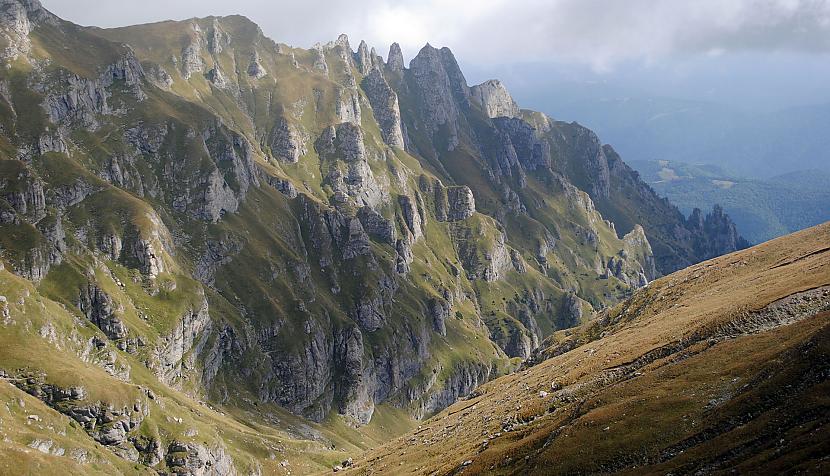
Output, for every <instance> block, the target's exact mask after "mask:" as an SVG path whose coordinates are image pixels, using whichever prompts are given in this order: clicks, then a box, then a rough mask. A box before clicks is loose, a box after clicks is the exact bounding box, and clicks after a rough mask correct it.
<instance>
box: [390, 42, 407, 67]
mask: <svg viewBox="0 0 830 476" xmlns="http://www.w3.org/2000/svg"><path fill="white" fill-rule="evenodd" d="M386 65H387V66H389V67H390V68H391V69H394V70H402V69H403V68H404V65H403V52H402V51H401V45H399V44H397V43H392V45H391V46H390V47H389V56H388V57H387V58H386Z"/></svg>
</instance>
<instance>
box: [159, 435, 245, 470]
mask: <svg viewBox="0 0 830 476" xmlns="http://www.w3.org/2000/svg"><path fill="white" fill-rule="evenodd" d="M165 461H166V462H167V466H168V467H169V468H170V469H171V471H173V473H174V474H187V475H193V476H235V475H236V474H237V472H236V467H235V466H234V464H233V460H232V459H231V457H230V455H229V454H228V453H227V450H226V449H225V447H224V445H222V444H221V443H218V444H216V445H215V446H214V447H212V448H208V447H207V446H205V445H202V444H199V443H185V442H181V441H174V442H172V443H170V446H169V447H168V448H167V455H166V456H165Z"/></svg>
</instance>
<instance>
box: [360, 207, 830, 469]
mask: <svg viewBox="0 0 830 476" xmlns="http://www.w3.org/2000/svg"><path fill="white" fill-rule="evenodd" d="M536 361H537V362H538V363H537V364H536V365H533V366H531V367H529V368H527V369H526V370H523V371H520V372H518V373H516V374H513V375H509V376H505V377H502V378H499V379H497V380H495V381H493V382H490V383H488V384H486V385H484V386H482V387H480V388H479V389H478V390H476V392H475V393H474V394H472V395H470V397H469V398H467V399H466V400H464V401H460V402H458V403H456V404H454V405H452V406H450V407H449V408H447V409H446V410H444V411H443V412H441V413H439V414H438V415H436V416H435V417H434V418H432V419H430V420H429V421H427V422H425V423H424V424H423V425H422V426H420V427H419V428H418V429H417V430H414V431H412V432H411V433H409V434H407V435H405V436H402V437H401V438H399V439H397V440H395V441H394V442H391V443H389V444H387V445H384V446H382V447H380V448H378V449H376V450H374V451H371V452H369V453H368V454H367V455H366V456H365V457H364V458H362V459H361V460H360V461H359V462H357V463H356V465H355V467H354V468H353V471H354V472H355V473H358V474H391V473H395V474H479V473H482V472H486V473H488V474H528V473H530V474H532V473H543V474H573V473H577V472H579V473H600V472H601V473H605V472H630V473H633V474H634V473H636V474H643V473H659V474H666V473H696V472H698V471H703V472H715V471H718V470H725V469H728V468H729V469H737V470H739V471H740V472H742V473H746V474H752V473H755V474H758V473H759V472H762V473H775V472H782V471H785V472H786V471H790V472H793V471H795V472H800V471H809V472H814V473H815V474H822V473H824V474H826V473H827V471H828V469H830V460H828V459H827V455H828V454H830V440H829V439H828V438H827V434H828V429H830V428H828V423H830V421H829V419H830V400H828V395H830V380H828V375H830V223H825V224H823V225H820V226H817V227H814V228H811V229H808V230H804V231H802V232H799V233H795V234H792V235H789V236H786V237H783V238H779V239H776V240H774V241H771V242H768V243H765V244H762V245H759V246H756V247H754V248H751V249H748V250H745V251H741V252H737V253H733V254H730V255H727V256H723V257H721V258H717V259H714V260H710V261H707V262H704V263H701V264H698V265H695V266H692V267H690V268H688V269H685V270H683V271H679V272H677V273H674V274H672V275H670V276H667V277H665V278H661V279H659V280H657V281H655V282H653V283H651V284H650V285H649V286H648V287H647V288H645V289H642V290H640V291H638V292H637V293H635V294H634V296H632V297H631V299H629V300H627V301H625V302H622V303H620V304H619V305H617V306H616V307H614V308H612V309H609V310H608V311H605V312H603V313H600V314H599V316H598V317H597V318H596V319H594V320H592V321H591V322H589V323H586V324H584V325H582V326H580V327H577V328H575V329H572V330H568V331H563V332H560V333H557V334H556V335H554V336H553V337H551V338H550V339H549V340H548V341H546V342H545V349H544V350H543V351H541V352H539V354H538V355H537V356H536Z"/></svg>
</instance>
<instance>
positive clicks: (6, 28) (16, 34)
mask: <svg viewBox="0 0 830 476" xmlns="http://www.w3.org/2000/svg"><path fill="white" fill-rule="evenodd" d="M57 22H58V18H57V17H55V16H54V15H52V14H51V13H50V12H49V11H47V10H46V9H45V8H43V6H41V4H40V2H39V1H37V0H0V25H2V26H3V31H2V32H0V35H2V36H3V37H5V39H6V42H7V46H6V48H5V49H4V50H3V51H2V58H3V59H15V58H17V57H18V56H25V55H26V54H28V53H29V51H30V49H31V42H30V40H29V33H31V32H32V30H33V29H34V28H37V27H38V26H39V25H41V24H44V23H45V24H50V25H56V24H57Z"/></svg>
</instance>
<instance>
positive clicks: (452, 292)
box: [0, 0, 735, 469]
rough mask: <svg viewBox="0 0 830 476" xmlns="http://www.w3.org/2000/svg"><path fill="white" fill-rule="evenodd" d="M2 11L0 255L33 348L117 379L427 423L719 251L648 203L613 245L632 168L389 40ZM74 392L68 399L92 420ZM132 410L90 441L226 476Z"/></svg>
mask: <svg viewBox="0 0 830 476" xmlns="http://www.w3.org/2000/svg"><path fill="white" fill-rule="evenodd" d="M0 11H2V16H0V20H1V21H2V26H1V27H0V30H2V35H1V37H0V41H2V43H3V44H2V45H0V46H2V48H3V49H2V51H3V61H4V63H5V65H6V66H7V67H6V68H5V69H4V70H3V71H2V72H0V110H2V116H0V117H2V123H0V126H1V127H2V133H1V134H0V157H1V158H2V160H0V229H1V230H2V234H0V250H2V261H3V262H4V263H5V264H6V265H7V267H8V269H9V270H12V271H13V272H14V273H15V274H16V275H17V276H20V277H22V278H25V280H27V283H28V284H27V286H29V287H30V288H31V289H32V291H29V292H36V293H37V296H38V300H41V299H42V300H44V301H48V302H49V303H52V304H50V305H54V306H57V307H59V308H61V309H62V311H61V313H62V314H61V315H62V316H63V317H62V318H61V319H64V321H62V322H64V323H65V324H66V325H65V326H63V327H60V326H58V327H59V328H54V329H53V330H49V329H47V330H46V331H44V332H41V333H40V334H41V335H45V337H42V336H39V335H35V336H34V337H35V338H38V339H40V338H43V339H46V338H48V339H47V341H49V342H53V343H54V342H64V343H63V344H61V345H62V348H61V349H62V350H61V352H68V353H67V354H66V355H64V354H60V355H62V357H61V358H68V359H70V360H71V359H80V360H79V361H78V364H77V365H79V366H81V367H84V366H91V367H94V368H97V369H99V370H103V371H104V372H105V374H106V375H109V376H110V377H112V378H115V379H118V380H120V381H122V382H126V383H128V384H129V383H131V382H136V381H137V380H136V379H139V378H140V379H141V381H142V382H144V383H142V385H144V386H146V385H150V384H149V383H147V382H151V383H152V382H157V383H152V385H158V384H160V385H163V386H166V387H156V388H173V389H177V390H180V391H184V392H186V393H187V394H189V395H191V396H193V397H195V398H199V399H206V400H209V401H211V402H213V403H215V404H217V405H224V406H225V407H226V408H236V407H238V406H245V407H248V406H250V405H248V404H247V403H246V404H245V405H242V403H240V402H255V403H256V404H257V405H276V406H279V407H281V408H283V409H287V410H289V411H290V412H292V413H294V414H296V415H299V416H302V417H304V418H307V419H309V420H311V421H313V422H324V421H328V422H331V421H332V419H334V420H335V421H338V422H342V423H343V424H345V425H348V426H351V427H354V428H360V427H362V426H364V425H367V424H370V423H371V422H372V418H373V416H374V415H375V413H376V411H378V410H382V411H398V410H403V411H404V413H406V414H407V415H409V416H410V417H411V418H422V417H424V416H427V415H429V414H432V413H434V412H436V411H438V410H440V409H442V408H443V407H445V406H447V405H449V404H450V403H452V402H453V401H455V400H456V399H457V398H458V397H459V396H462V395H465V394H467V393H469V392H471V391H473V389H474V388H476V387H477V386H478V385H480V384H482V383H484V382H485V381H487V380H489V379H491V378H493V377H494V376H496V375H499V374H502V373H505V372H507V371H509V370H510V369H511V368H514V367H515V366H516V364H517V362H518V361H520V360H521V359H524V358H527V357H529V356H530V355H531V352H532V351H533V349H534V348H535V347H536V346H537V345H538V343H539V342H540V341H541V340H542V339H544V338H545V337H546V336H547V335H550V334H551V333H552V332H553V331H555V330H557V329H562V328H566V327H570V326H573V325H575V324H578V323H579V322H581V321H583V320H584V319H586V318H587V317H588V316H589V315H591V313H592V312H593V310H595V309H598V308H601V307H604V306H606V305H608V304H612V303H614V302H616V301H617V300H619V299H621V298H624V297H625V296H627V295H628V294H629V293H630V292H631V290H633V289H635V288H637V287H639V286H642V285H644V284H646V283H648V282H649V281H650V280H651V279H654V278H655V277H656V276H657V274H658V272H657V268H660V269H661V270H662V269H666V268H667V267H671V266H674V265H675V264H676V263H684V262H687V261H690V260H692V261H694V260H697V259H700V258H703V257H704V256H703V255H700V256H699V255H697V254H695V253H697V252H699V251H700V252H701V253H703V252H705V253H718V252H721V251H729V247H730V246H733V244H734V243H735V241H734V240H729V239H724V240H721V241H719V242H718V248H716V249H706V250H697V249H695V248H694V246H693V245H691V244H687V243H691V241H689V239H688V237H687V235H689V236H692V235H694V233H698V235H694V236H700V237H701V238H702V239H704V238H705V237H706V236H707V235H706V234H707V233H709V231H710V229H709V228H706V227H704V228H701V229H700V230H699V231H694V230H692V229H691V228H689V227H688V226H687V225H686V221H685V220H681V219H682V216H680V217H679V218H677V216H676V215H679V213H676V209H673V208H671V207H670V205H668V203H667V202H656V201H655V202H654V203H650V204H649V206H652V207H658V208H659V207H662V208H660V209H661V210H663V211H664V212H665V213H664V215H667V216H670V217H673V218H672V220H675V221H671V220H668V221H667V222H666V223H662V224H661V225H660V227H656V226H655V227H652V226H651V224H652V223H651V222H648V221H643V223H642V225H643V226H639V223H640V222H635V221H630V220H629V222H625V223H623V225H622V226H621V225H620V224H617V225H616V226H617V227H620V230H617V229H616V227H615V223H614V222H616V221H617V220H616V219H615V220H614V222H612V221H609V220H607V219H606V218H607V217H606V213H605V211H603V209H602V207H600V208H599V209H598V208H597V206H595V203H599V204H603V203H611V202H613V201H614V200H616V197H617V195H619V194H621V193H625V192H624V191H620V190H621V188H620V187H617V185H616V184H618V183H621V182H624V183H633V184H635V186H637V187H640V189H638V190H640V192H641V193H642V194H644V195H648V193H649V192H650V189H648V187H647V186H645V185H644V184H642V182H639V181H638V178H637V176H636V174H634V173H633V172H631V171H630V169H627V166H625V165H624V164H623V163H622V162H621V161H619V160H618V161H617V162H614V160H611V159H609V157H608V156H609V155H610V156H613V154H611V153H610V151H607V150H606V148H604V147H600V148H597V147H598V145H599V142H598V139H597V138H596V136H595V135H593V134H592V133H591V132H590V131H587V129H584V128H581V127H580V126H578V125H576V124H570V125H568V124H564V123H557V122H555V121H553V120H551V119H550V118H547V117H546V116H543V115H541V114H539V113H534V112H532V111H521V110H519V109H518V107H517V106H516V104H515V102H514V101H513V100H512V99H511V98H510V96H509V93H508V92H507V90H506V88H505V87H504V85H501V84H500V83H498V82H488V83H485V84H484V85H479V86H473V87H470V86H468V85H467V83H466V80H465V79H464V76H463V73H462V72H461V70H460V69H459V67H458V64H457V62H456V61H455V58H454V57H453V55H452V53H451V52H450V50H449V49H447V48H442V49H440V50H439V49H436V48H433V47H431V46H429V45H427V46H426V47H424V48H423V49H422V50H421V52H419V54H418V55H417V56H416V57H415V58H414V59H413V60H412V62H411V63H410V65H409V67H405V66H404V64H403V59H402V54H401V51H400V48H399V47H398V46H397V45H392V47H391V48H390V51H389V56H388V58H387V60H386V61H384V60H383V59H382V58H380V57H379V56H377V55H376V54H375V53H374V52H373V50H371V49H369V48H368V46H367V45H366V44H365V43H361V45H360V46H359V47H358V49H357V51H353V50H352V48H351V46H350V44H349V40H348V38H346V37H345V36H341V37H340V38H338V39H337V40H336V41H334V42H331V43H327V44H318V45H315V46H314V47H313V48H311V49H309V50H303V49H298V48H291V47H288V46H286V45H282V44H277V43H275V42H273V41H272V40H270V39H268V38H267V37H265V36H264V35H263V34H262V32H261V31H260V29H259V28H258V27H257V26H256V25H255V24H253V23H252V22H250V21H249V20H247V19H245V18H243V17H238V16H232V17H222V18H216V17H212V18H205V19H193V20H188V21H184V22H163V23H157V24H150V25H138V26H133V27H125V28H117V29H106V30H105V29H98V28H85V27H79V26H77V25H74V24H71V23H68V22H65V21H63V20H60V19H59V18H57V17H55V16H54V15H52V14H51V13H49V12H47V11H46V10H44V9H43V8H42V7H41V6H40V4H39V3H38V2H36V1H34V0H26V1H17V0H3V1H2V2H0ZM494 116H495V117H494ZM617 159H618V158H617ZM609 160H610V163H612V164H614V167H609V165H608V163H609ZM581 181H585V183H584V184H583V183H581ZM583 190H586V191H588V193H586V192H584V191H583ZM651 193H652V194H653V192H651ZM655 197H656V196H655ZM603 206H604V205H603ZM638 206H639V205H638ZM612 211H614V210H613V209H612ZM630 212H631V216H636V217H643V216H646V215H650V213H648V211H647V210H645V209H640V208H637V207H634V208H633V211H630ZM672 214H674V215H672ZM604 217H606V218H604ZM721 218H723V219H724V220H725V218H724V217H721ZM710 228H711V227H710ZM715 228H716V229H717V231H718V233H720V232H721V231H722V230H721V228H722V227H715ZM727 228H728V227H727ZM669 229H672V230H674V232H675V234H674V235H671V238H670V239H666V238H665V237H664V235H665V232H666V230H669ZM678 230H679V231H678ZM683 230H686V231H683ZM690 230H692V231H690ZM618 232H620V233H623V236H622V237H620V236H619V235H618ZM729 232H732V233H734V227H732V229H731V230H729V229H728V230H726V233H727V234H728V233H729ZM684 233H685V234H684ZM655 240H656V242H659V243H661V244H662V243H664V242H666V243H668V242H671V243H674V242H682V243H684V246H686V247H685V248H678V249H679V250H680V251H678V252H677V253H676V254H673V253H672V251H671V250H670V249H668V248H666V247H664V248H661V253H662V254H655V253H653V252H652V248H651V244H650V243H652V242H655ZM671 240H674V241H671ZM721 248H722V249H721ZM6 282H7V283H9V285H10V286H12V285H13V286H20V285H21V282H20V281H18V280H17V278H16V277H15V278H13V277H11V276H9V278H8V280H7V281H6ZM27 289H29V288H27ZM12 291H14V292H15V294H16V293H17V290H15V289H8V290H6V289H4V290H2V293H3V294H4V295H7V294H8V295H11V294H13V293H12ZM24 301H25V299H24ZM20 306H24V305H22V304H21V305H20ZM4 309H5V310H6V311H7V312H8V314H9V316H11V317H9V318H8V322H9V324H4V327H3V328H2V331H3V336H4V337H3V339H4V340H5V339H13V337H12V336H14V335H16V334H15V333H17V332H24V330H25V329H32V325H33V324H32V322H30V321H31V317H30V316H28V315H27V314H26V313H27V312H30V311H28V308H25V306H24V307H21V308H16V307H8V306H6V307H4ZM70 322H77V323H79V324H77V325H82V326H84V328H85V330H84V332H83V333H80V334H79V333H78V332H75V331H73V330H72V328H73V326H71V325H69V323H70ZM43 325H44V326H46V325H47V324H43ZM53 327H54V326H53ZM52 336H54V337H52ZM38 342H39V341H38ZM69 343H71V344H69ZM8 349H9V350H8V354H5V355H4V356H3V359H2V360H0V368H3V370H4V371H5V375H6V378H7V379H8V380H9V381H10V382H12V383H15V385H16V386H17V387H18V388H20V389H22V390H24V391H27V392H29V393H30V394H35V395H42V392H41V391H40V390H36V388H42V387H43V386H44V385H51V386H55V385H57V384H55V382H54V379H57V378H58V376H57V375H55V374H54V372H53V371H52V369H53V365H52V364H51V363H50V362H49V361H48V360H47V361H45V362H42V363H37V362H36V361H33V360H32V359H31V356H30V355H28V354H27V350H26V349H25V348H20V347H15V346H12V347H9V348H8ZM93 351H94V352H96V353H100V354H102V355H103V356H104V357H103V358H102V359H100V360H96V359H90V358H89V353H90V352H93ZM73 361H74V360H73ZM145 370H146V371H147V372H149V376H148V375H145V374H144V372H145ZM90 371H92V370H90ZM95 371H96V372H97V371H98V370H95ZM32 375H41V376H40V377H37V379H36V383H32V384H29V383H26V384H23V383H21V382H28V381H29V380H30V379H31V378H34V377H31V376H32ZM139 376H140V377H139ZM31 385H36V387H31ZM90 386H92V387H94V385H91V384H90V383H89V382H86V381H84V380H83V379H82V380H79V381H78V382H74V383H73V384H72V385H70V386H69V387H73V388H74V387H83V388H84V394H83V395H84V398H83V399H81V400H84V401H98V402H102V403H101V404H102V405H104V406H106V405H107V402H108V401H109V400H108V399H111V397H109V396H108V395H106V394H104V393H105V392H104V393H102V394H95V392H93V391H91V390H89V389H87V387H90ZM50 388H51V387H50ZM60 388H68V387H65V386H64V387H60ZM41 400H43V401H45V402H46V403H47V404H49V405H50V406H51V407H53V408H56V409H57V410H58V411H60V412H62V413H64V414H65V415H68V416H70V417H71V418H73V419H74V420H75V421H80V420H79V419H78V418H76V415H78V413H77V412H76V411H75V410H74V408H77V406H76V405H75V404H69V403H66V404H64V403H60V404H58V403H57V402H56V401H53V400H49V399H47V398H41ZM75 400H77V399H75ZM60 401H61V402H64V401H65V402H72V401H74V400H73V398H68V399H66V398H64V399H61V400H60ZM251 405H253V404H251ZM138 407H140V408H139V410H134V412H133V413H135V412H138V414H140V415H143V417H138V416H137V417H135V418H133V417H130V418H132V419H131V420H130V422H131V423H127V424H126V425H121V426H120V427H119V428H121V429H120V430H114V431H115V433H111V435H112V438H110V437H106V438H104V437H103V436H101V435H99V434H98V433H97V430H95V431H93V430H94V428H97V425H92V427H91V428H89V430H90V431H89V432H88V433H90V435H91V436H92V437H93V438H94V439H95V441H97V442H99V443H101V444H103V445H105V446H107V447H111V448H112V449H113V450H114V451H115V452H116V454H118V455H119V456H122V457H124V458H127V459H128V460H130V461H135V462H139V463H140V464H143V465H145V466H148V467H153V468H157V469H158V468H163V467H165V466H166V467H167V468H173V467H178V466H182V465H179V464H178V463H179V462H180V461H179V460H178V459H176V458H178V456H176V454H178V453H186V454H188V455H189V454H190V453H193V454H194V455H195V456H194V458H196V459H198V460H199V461H201V463H202V466H204V463H205V462H206V461H207V460H206V458H208V459H210V458H213V460H212V461H213V463H211V464H222V465H224V464H225V462H226V461H225V458H224V457H223V456H221V454H224V450H222V448H224V447H225V446H223V445H227V444H228V443H227V441H225V442H224V443H222V444H221V445H219V446H211V445H208V446H204V445H202V446H200V448H201V449H194V448H195V447H194V446H191V447H186V448H185V449H181V448H180V446H181V445H185V446H186V445H187V444H191V443H192V444H193V445H195V444H196V440H195V439H194V436H193V435H190V436H188V435H186V434H180V433H178V432H176V431H174V430H172V429H171V428H170V425H171V420H170V418H174V420H172V421H173V422H175V421H176V420H175V418H178V417H175V416H173V417H171V416H169V415H168V416H167V417H166V418H167V421H166V422H164V421H161V422H156V423H154V425H156V426H157V428H156V427H155V426H154V427H153V428H156V429H155V430H150V429H147V428H146V425H145V424H144V423H143V422H144V421H147V420H148V418H149V419H151V420H155V419H156V418H159V414H161V415H167V414H166V411H165V410H164V409H163V408H160V407H158V406H154V405H152V404H148V405H145V404H143V403H142V404H141V405H138ZM387 408H388V410H384V409H387ZM127 413H130V412H127ZM127 413H125V414H124V415H126V414H127ZM130 414H131V413H130ZM124 415H122V416H124ZM174 415H175V414H174ZM84 418H86V417H84ZM118 418H121V417H117V418H116V417H109V416H108V417H106V418H104V420H108V421H106V422H105V423H106V424H107V425H109V424H110V423H112V421H113V420H118ZM124 418H126V416H124ZM136 418H137V419H136ZM104 420H101V421H104ZM122 420H123V421H127V420H126V419H122ZM133 420H135V421H133ZM96 421H97V420H96ZM119 421H120V420H119ZM84 423H85V422H84ZM173 426H175V425H173ZM300 426H302V425H300ZM122 430H123V431H122ZM139 435H141V438H139ZM171 435H178V436H177V437H176V438H173V437H172V436H171ZM217 438H219V437H218V436H217ZM220 439H221V438H220ZM187 441H190V442H191V443H187ZM217 441H218V440H217ZM200 444H201V443H200ZM176 445H179V446H176ZM174 446H175V448H174ZM164 448H167V450H166V452H165V450H164ZM188 448H189V449H188ZM217 448H219V449H217ZM191 450H192V451H191ZM230 450H233V448H229V451H230ZM217 452H219V453H220V455H219V456H216V455H217ZM243 454H245V453H244V452H243ZM209 455H213V456H209ZM189 458H190V457H186V458H185V459H184V462H185V463H187V462H188V461H190V459H189ZM236 458H237V460H238V459H239V458H240V456H239V455H236ZM243 459H244V457H243ZM220 460H221V461H220ZM194 464H195V463H194ZM257 464H260V463H257ZM185 466H186V465H185ZM191 466H193V465H191ZM197 466H198V465H197ZM274 468H276V467H274ZM191 469H192V468H191Z"/></svg>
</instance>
